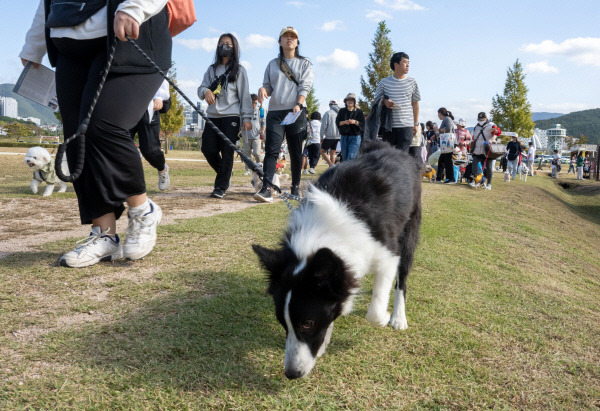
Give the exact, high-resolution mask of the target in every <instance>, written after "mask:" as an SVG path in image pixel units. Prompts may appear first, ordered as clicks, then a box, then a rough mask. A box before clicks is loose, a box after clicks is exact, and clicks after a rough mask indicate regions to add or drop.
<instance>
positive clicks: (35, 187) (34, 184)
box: [29, 178, 40, 194]
mask: <svg viewBox="0 0 600 411" xmlns="http://www.w3.org/2000/svg"><path fill="white" fill-rule="evenodd" d="M39 186H40V182H39V181H38V180H36V179H35V178H34V179H33V180H31V184H30V185H29V188H31V192H32V193H33V194H37V192H38V187H39Z"/></svg>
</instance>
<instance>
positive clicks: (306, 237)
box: [253, 141, 422, 378]
mask: <svg viewBox="0 0 600 411" xmlns="http://www.w3.org/2000/svg"><path fill="white" fill-rule="evenodd" d="M421 171H422V169H421V166H420V165H419V164H417V162H416V160H415V159H414V158H413V157H411V156H409V155H408V154H407V153H404V152H401V151H400V150H397V149H395V148H393V147H392V146H390V145H389V144H388V143H384V142H380V141H379V142H377V141H365V142H364V143H363V147H362V149H361V152H360V154H359V156H358V157H357V158H356V159H354V160H351V161H348V162H344V163H342V164H340V165H338V166H336V167H331V168H330V169H328V170H327V171H326V172H325V173H324V174H323V175H322V176H321V177H320V178H319V179H318V181H317V182H316V184H315V185H309V187H308V189H307V191H306V193H305V197H304V200H303V201H302V203H301V204H300V206H299V208H297V209H296V210H294V211H293V213H292V215H291V217H290V223H289V227H288V229H287V232H286V234H285V237H284V239H283V241H282V245H281V248H279V249H277V250H269V249H266V248H264V247H261V246H259V245H253V248H254V251H255V252H256V254H257V255H258V257H259V260H260V262H261V263H262V265H263V266H264V268H265V269H266V270H267V271H268V273H269V287H268V292H269V294H271V295H272V296H273V301H274V303H275V313H276V316H277V319H278V320H279V322H280V323H281V325H282V326H283V328H284V329H285V331H286V334H287V339H286V347H285V375H286V376H287V377H288V378H298V377H303V376H305V375H307V374H308V373H309V372H310V371H311V370H312V368H313V367H314V365H315V362H316V359H317V358H318V357H320V356H321V355H323V354H324V352H325V349H326V348H327V345H328V344H329V341H330V339H331V332H332V330H333V321H334V320H335V319H336V318H337V317H338V316H340V315H344V314H347V313H349V312H350V311H351V309H352V300H353V297H354V295H355V294H356V292H357V291H358V288H359V280H360V279H361V278H362V277H363V276H365V275H366V274H367V273H369V272H373V273H374V274H375V278H374V284H373V294H372V298H371V304H370V306H369V309H368V312H367V321H369V322H370V323H371V324H374V325H377V326H385V325H386V324H388V323H389V324H390V325H391V326H392V327H393V328H394V329H405V328H407V327H408V325H407V322H406V315H405V312H404V304H405V298H406V277H407V276H408V273H409V271H410V268H411V266H412V263H413V256H414V252H415V247H416V245H417V241H418V237H419V226H420V224H421ZM394 279H396V288H395V293H394V299H395V301H394V312H393V314H392V315H391V319H390V313H389V312H388V304H389V299H390V291H391V289H392V285H393V282H394Z"/></svg>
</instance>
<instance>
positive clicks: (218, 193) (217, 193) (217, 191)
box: [210, 188, 225, 198]
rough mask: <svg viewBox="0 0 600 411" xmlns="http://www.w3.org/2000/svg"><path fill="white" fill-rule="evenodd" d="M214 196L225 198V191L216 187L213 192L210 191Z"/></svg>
mask: <svg viewBox="0 0 600 411" xmlns="http://www.w3.org/2000/svg"><path fill="white" fill-rule="evenodd" d="M210 196H211V197H212V198H223V197H224V196H225V191H224V190H221V189H220V188H215V189H214V190H213V192H212V193H210Z"/></svg>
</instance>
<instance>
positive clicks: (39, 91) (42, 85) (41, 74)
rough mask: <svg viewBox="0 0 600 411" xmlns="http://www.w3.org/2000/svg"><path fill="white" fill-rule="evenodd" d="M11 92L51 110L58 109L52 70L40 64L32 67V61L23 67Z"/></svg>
mask: <svg viewBox="0 0 600 411" xmlns="http://www.w3.org/2000/svg"><path fill="white" fill-rule="evenodd" d="M13 92H14V93H17V94H18V95H20V96H23V97H25V98H28V99H29V100H31V101H35V102H36V103H38V104H41V105H42V106H45V107H48V108H50V109H51V110H53V111H58V99H57V98H56V82H55V79H54V71H52V70H50V69H49V68H48V67H45V66H42V65H41V64H40V65H39V66H38V67H37V68H36V67H33V63H32V62H28V63H27V64H26V65H25V67H24V68H23V72H21V76H20V77H19V80H17V84H15V87H14V88H13Z"/></svg>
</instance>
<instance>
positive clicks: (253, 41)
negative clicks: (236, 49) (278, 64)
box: [244, 34, 277, 49]
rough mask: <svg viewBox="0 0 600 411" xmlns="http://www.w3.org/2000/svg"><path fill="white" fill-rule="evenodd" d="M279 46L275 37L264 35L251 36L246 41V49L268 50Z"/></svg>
mask: <svg viewBox="0 0 600 411" xmlns="http://www.w3.org/2000/svg"><path fill="white" fill-rule="evenodd" d="M276 45H277V39H276V38H275V37H270V36H263V35H262V34H250V35H248V36H247V37H246V39H245V41H244V48H248V49H251V48H258V49H268V48H271V47H273V46H276Z"/></svg>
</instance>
